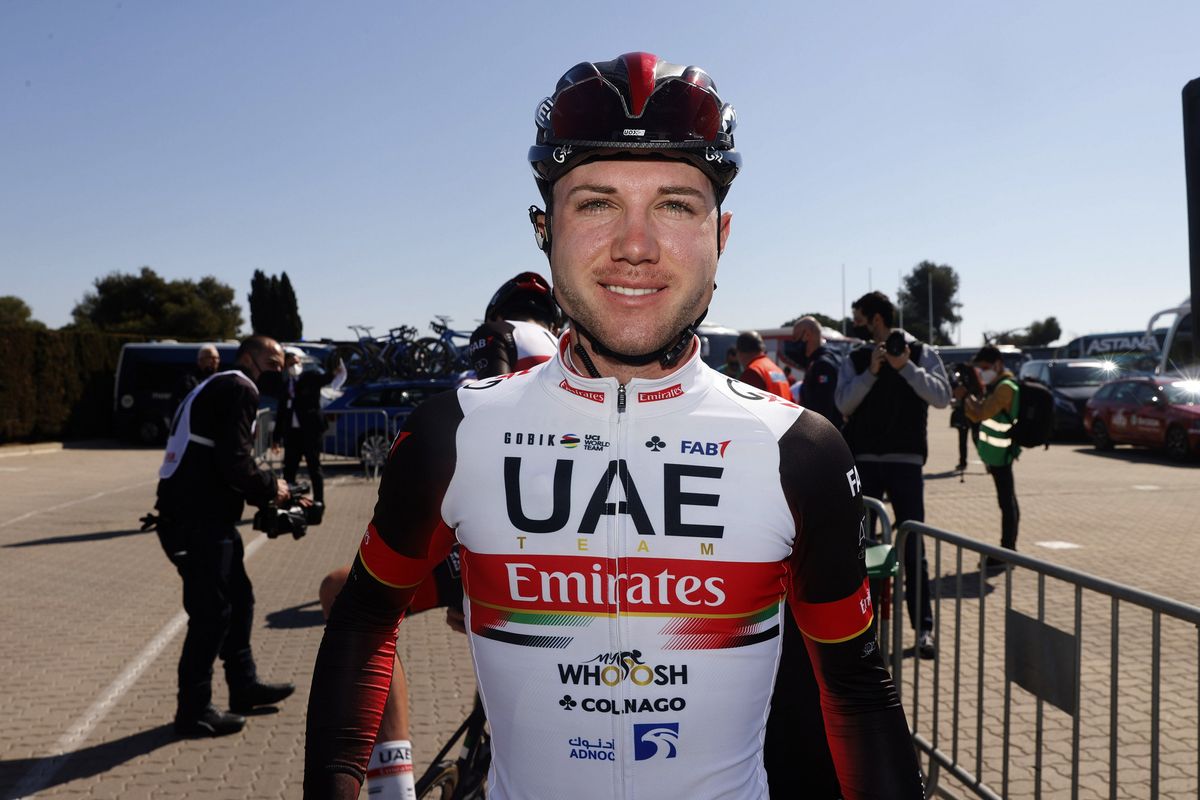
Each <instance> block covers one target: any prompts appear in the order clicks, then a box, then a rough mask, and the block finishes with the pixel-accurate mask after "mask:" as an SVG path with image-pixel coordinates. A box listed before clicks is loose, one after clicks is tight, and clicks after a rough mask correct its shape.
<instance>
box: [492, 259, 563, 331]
mask: <svg viewBox="0 0 1200 800" xmlns="http://www.w3.org/2000/svg"><path fill="white" fill-rule="evenodd" d="M495 314H500V315H502V316H503V315H529V316H531V317H533V318H534V319H538V320H542V321H544V322H545V323H546V324H547V325H556V324H557V323H558V303H556V302H554V295H553V294H552V293H551V291H550V284H549V282H547V280H546V279H545V278H543V277H542V276H541V275H539V274H537V273H536V272H522V273H521V274H519V275H517V276H516V277H513V278H509V279H508V280H507V281H505V282H504V283H503V285H501V286H500V288H499V289H497V290H496V293H495V294H493V295H492V299H491V300H489V301H488V304H487V310H486V311H485V312H484V314H483V318H484V319H485V320H490V319H492V317H493V315H495Z"/></svg>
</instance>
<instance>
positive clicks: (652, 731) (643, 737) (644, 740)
mask: <svg viewBox="0 0 1200 800" xmlns="http://www.w3.org/2000/svg"><path fill="white" fill-rule="evenodd" d="M678 752H679V723H678V722H649V723H640V722H639V723H634V726H633V760H634V761H649V760H650V759H652V758H675V755H676V754H677V753H678Z"/></svg>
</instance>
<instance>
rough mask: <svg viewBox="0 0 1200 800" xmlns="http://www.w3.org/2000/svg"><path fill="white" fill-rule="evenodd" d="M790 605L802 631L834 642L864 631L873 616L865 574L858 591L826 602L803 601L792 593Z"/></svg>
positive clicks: (826, 641) (817, 639)
mask: <svg viewBox="0 0 1200 800" xmlns="http://www.w3.org/2000/svg"><path fill="white" fill-rule="evenodd" d="M788 600H789V605H791V607H792V613H793V614H794V615H795V617H796V624H797V625H798V626H799V627H800V630H801V632H803V633H804V635H805V636H807V637H808V638H810V639H812V640H813V641H817V642H823V643H825V644H835V643H837V642H844V641H847V640H849V639H853V638H854V637H856V636H858V635H859V634H860V633H862V632H863V631H865V630H866V629H867V628H869V627H870V625H871V620H873V619H874V618H875V609H874V608H872V606H871V587H870V584H869V583H868V582H867V580H866V579H865V578H864V579H863V582H862V586H860V587H858V591H856V592H854V593H853V594H851V595H847V596H846V597H843V598H842V599H841V600H834V601H832V602H829V603H805V602H804V601H803V600H798V599H796V598H795V596H791V597H789V599H788Z"/></svg>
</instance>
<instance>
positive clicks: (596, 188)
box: [567, 183, 617, 197]
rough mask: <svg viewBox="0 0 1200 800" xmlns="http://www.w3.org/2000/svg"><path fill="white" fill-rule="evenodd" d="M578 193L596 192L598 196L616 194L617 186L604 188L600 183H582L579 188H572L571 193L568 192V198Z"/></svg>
mask: <svg viewBox="0 0 1200 800" xmlns="http://www.w3.org/2000/svg"><path fill="white" fill-rule="evenodd" d="M576 192H595V193H597V194H616V193H617V188H616V187H615V186H604V185H602V184H599V183H581V184H579V185H578V186H573V187H571V191H569V192H567V197H570V196H571V195H573V194H575V193H576Z"/></svg>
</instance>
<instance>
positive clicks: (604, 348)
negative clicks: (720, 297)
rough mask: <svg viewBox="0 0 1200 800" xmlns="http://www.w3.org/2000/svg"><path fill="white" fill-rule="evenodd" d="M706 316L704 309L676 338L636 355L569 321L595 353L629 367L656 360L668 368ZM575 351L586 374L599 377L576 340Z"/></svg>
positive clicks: (686, 345)
mask: <svg viewBox="0 0 1200 800" xmlns="http://www.w3.org/2000/svg"><path fill="white" fill-rule="evenodd" d="M706 316H708V309H704V313H702V314H701V315H700V316H699V317H697V318H696V321H695V322H693V323H692V324H691V325H688V326H687V327H686V328H684V329H683V331H681V332H680V334H679V337H678V338H677V339H675V340H673V341H672V342H670V343H668V344H666V345H664V346H662V347H660V348H658V349H657V350H653V351H651V352H649V353H641V354H638V355H631V354H629V353H618V352H617V351H616V350H613V349H612V348H610V347H609V346H608V345H606V344H604V343H603V342H601V341H600V340H599V339H598V338H596V334H594V333H592V332H591V331H589V330H588V329H587V328H585V327H583V326H582V325H580V324H579V322H578V321H577V320H575V319H571V320H570V322H571V328H572V330H575V331H578V332H579V335H580V337H581V338H583V337H586V338H587V340H588V343H589V344H591V346H592V351H593V352H594V353H596V355H599V356H604V357H605V358H607V359H610V360H612V361H618V362H620V363H622V364H627V365H629V366H631V367H644V366H646V365H647V364H650V363H653V362H655V361H657V362H658V363H659V364H660V365H662V366H663V368H670V367H673V366H675V364H676V363H678V362H679V359H680V358H682V357H683V354H684V353H686V352H687V349H688V346H689V345H690V344H691V343H692V337H693V336H695V335H696V328H698V327H699V326H700V323H701V322H703V321H704V318H705V317H706ZM575 353H576V354H577V355H578V356H579V359H580V360H581V361H582V362H583V366H584V367H585V368H587V371H588V374H589V375H590V376H591V377H593V378H599V377H601V376H600V371H599V370H597V369H596V365H595V364H594V363H593V362H592V358H591V356H590V355H588V352H587V350H586V349H584V347H583V345H582V344H581V343H580V342H578V341H577V342H575Z"/></svg>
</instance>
